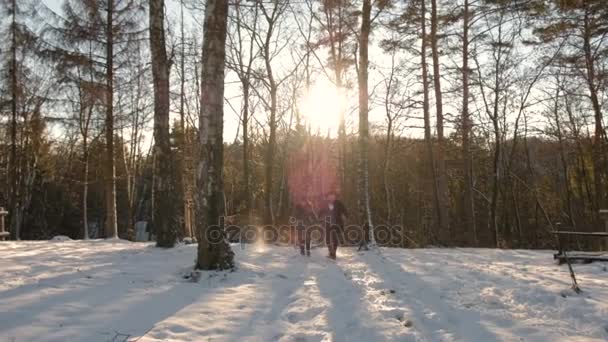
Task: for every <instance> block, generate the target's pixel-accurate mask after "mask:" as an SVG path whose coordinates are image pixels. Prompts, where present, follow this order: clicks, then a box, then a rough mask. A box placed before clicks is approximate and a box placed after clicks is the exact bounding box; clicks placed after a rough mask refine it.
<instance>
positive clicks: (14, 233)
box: [9, 0, 21, 240]
mask: <svg viewBox="0 0 608 342" xmlns="http://www.w3.org/2000/svg"><path fill="white" fill-rule="evenodd" d="M11 5H12V6H11V7H12V16H11V17H12V22H11V61H10V78H11V80H10V82H11V128H10V132H11V133H10V144H11V149H10V156H9V186H10V201H11V210H10V215H11V220H10V226H11V229H10V233H11V238H12V239H13V240H19V239H20V235H21V225H20V223H19V222H21V219H20V215H19V212H20V210H19V206H20V203H19V202H20V200H19V197H20V194H19V181H18V179H17V168H18V162H17V100H18V94H19V92H18V83H17V72H18V71H17V2H16V0H13V1H12V3H11Z"/></svg>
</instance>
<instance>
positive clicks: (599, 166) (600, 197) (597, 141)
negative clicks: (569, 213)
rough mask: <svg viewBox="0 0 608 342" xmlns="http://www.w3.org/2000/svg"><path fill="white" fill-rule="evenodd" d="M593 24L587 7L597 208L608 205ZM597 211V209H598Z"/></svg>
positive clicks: (586, 49)
mask: <svg viewBox="0 0 608 342" xmlns="http://www.w3.org/2000/svg"><path fill="white" fill-rule="evenodd" d="M591 25H593V24H592V23H590V19H589V9H588V8H587V9H585V18H584V30H583V50H584V54H585V66H586V72H587V75H586V81H587V87H588V88H589V97H590V98H591V105H592V108H593V114H594V123H595V132H594V133H595V135H594V137H593V180H594V183H595V202H596V208H602V206H604V205H606V204H607V203H605V198H604V196H605V195H604V193H605V189H604V186H603V182H602V178H603V177H604V175H605V173H606V170H605V167H606V165H605V163H604V162H603V159H604V158H605V155H604V148H603V145H604V144H603V142H604V141H603V137H604V134H605V133H604V128H603V124H602V121H603V115H602V110H601V105H600V100H599V97H598V89H597V88H598V87H597V84H596V82H595V78H596V72H595V60H594V56H593V53H592V49H591V39H592V38H591V33H590V30H591V28H590V26H591ZM596 211H597V210H596ZM594 218H595V219H596V224H598V225H599V224H601V220H600V218H599V214H598V213H595V214H594Z"/></svg>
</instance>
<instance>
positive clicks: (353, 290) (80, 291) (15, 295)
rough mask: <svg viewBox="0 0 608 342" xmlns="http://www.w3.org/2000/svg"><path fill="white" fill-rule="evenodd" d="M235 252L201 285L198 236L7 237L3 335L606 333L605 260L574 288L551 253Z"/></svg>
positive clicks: (459, 336)
mask: <svg viewBox="0 0 608 342" xmlns="http://www.w3.org/2000/svg"><path fill="white" fill-rule="evenodd" d="M235 251H236V253H237V260H238V266H239V268H238V271H237V272H234V273H229V272H212V273H202V274H201V276H200V278H199V279H198V282H195V281H193V280H192V279H186V278H184V275H187V274H189V273H190V270H191V266H192V265H193V263H194V258H195V254H196V247H195V246H193V245H190V246H180V247H178V248H174V249H171V250H160V249H157V248H154V247H153V246H152V245H150V244H141V243H128V242H121V241H116V242H105V241H92V242H82V241H52V242H0V342H4V341H12V342H21V341H58V342H59V341H61V342H63V341H136V340H137V341H212V340H213V341H217V340H219V341H382V340H396V341H606V340H608V286H607V285H608V272H606V266H605V265H603V264H599V263H598V264H591V265H576V266H575V270H576V271H577V273H578V278H579V282H580V284H581V286H582V288H583V290H584V291H585V292H584V293H583V294H582V295H575V294H574V293H572V291H569V290H568V289H569V285H570V284H569V277H568V273H567V268H566V267H565V266H557V265H555V264H554V263H553V260H552V255H551V252H550V251H544V252H537V251H521V250H518V251H502V250H487V249H420V250H403V249H381V250H380V251H377V252H367V253H365V254H364V253H358V252H357V251H356V250H355V249H350V248H345V249H340V250H339V253H338V258H339V260H338V261H337V262H333V261H331V260H329V259H327V258H325V257H324V254H325V251H323V250H314V251H313V256H312V257H311V258H310V259H306V258H303V257H300V256H299V255H298V254H297V253H296V251H295V250H294V249H293V248H288V247H282V248H281V247H264V246H252V245H248V246H246V247H245V248H244V249H241V248H240V247H239V246H235Z"/></svg>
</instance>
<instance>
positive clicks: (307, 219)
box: [291, 199, 316, 256]
mask: <svg viewBox="0 0 608 342" xmlns="http://www.w3.org/2000/svg"><path fill="white" fill-rule="evenodd" d="M315 216H316V215H315V212H314V208H313V206H312V202H311V201H310V200H304V199H299V200H298V201H297V202H296V205H295V207H294V212H293V216H292V218H291V220H292V224H293V225H294V226H295V229H296V236H297V241H298V245H299V246H300V254H301V255H306V256H310V240H311V229H310V226H311V225H312V224H313V223H314V221H315Z"/></svg>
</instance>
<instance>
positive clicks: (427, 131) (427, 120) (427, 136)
mask: <svg viewBox="0 0 608 342" xmlns="http://www.w3.org/2000/svg"><path fill="white" fill-rule="evenodd" d="M425 1H426V0H422V1H421V4H422V6H421V13H420V20H421V22H420V23H421V27H422V47H421V52H420V58H421V64H422V88H423V95H424V99H423V112H424V140H425V141H426V145H427V153H428V159H429V164H430V165H429V166H430V169H431V178H432V182H433V199H434V202H435V205H434V207H435V212H436V214H437V221H438V222H439V220H440V219H439V216H440V204H439V189H438V184H437V171H436V168H435V156H434V155H433V140H432V139H431V116H430V113H429V79H428V71H427V64H426V46H427V44H428V38H427V37H426V18H425V16H426V4H425ZM433 235H434V236H431V241H433V242H435V240H436V238H437V236H436V235H437V232H433Z"/></svg>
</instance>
